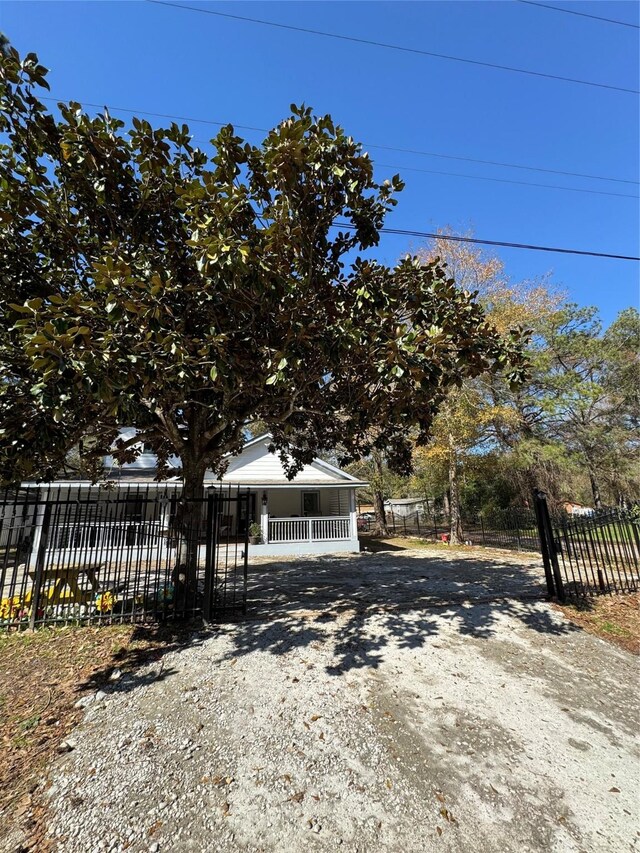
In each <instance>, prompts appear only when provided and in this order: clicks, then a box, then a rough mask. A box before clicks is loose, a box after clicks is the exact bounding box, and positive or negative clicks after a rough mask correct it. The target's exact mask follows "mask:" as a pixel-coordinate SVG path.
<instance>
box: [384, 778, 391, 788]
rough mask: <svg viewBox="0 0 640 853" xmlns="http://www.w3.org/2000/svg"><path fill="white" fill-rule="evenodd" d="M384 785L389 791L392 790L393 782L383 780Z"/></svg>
mask: <svg viewBox="0 0 640 853" xmlns="http://www.w3.org/2000/svg"><path fill="white" fill-rule="evenodd" d="M384 784H385V785H386V786H387V788H388V789H389V790H391V789H392V788H393V782H392V781H391V779H385V781H384Z"/></svg>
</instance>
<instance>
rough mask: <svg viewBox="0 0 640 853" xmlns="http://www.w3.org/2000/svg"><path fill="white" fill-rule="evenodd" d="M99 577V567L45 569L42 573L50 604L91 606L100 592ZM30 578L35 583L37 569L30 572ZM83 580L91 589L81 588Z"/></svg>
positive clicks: (44, 591) (44, 589) (44, 588)
mask: <svg viewBox="0 0 640 853" xmlns="http://www.w3.org/2000/svg"><path fill="white" fill-rule="evenodd" d="M97 575H98V566H63V567H61V568H45V569H44V570H43V572H42V587H43V588H42V592H43V594H44V595H45V596H46V598H47V601H48V603H49V604H89V603H90V602H91V601H93V598H94V596H95V594H96V593H97V592H98V590H99V586H98V577H97ZM29 577H30V578H31V579H32V580H34V581H35V579H36V570H35V569H33V570H30V571H29ZM82 578H85V579H86V580H88V582H89V587H90V588H89V589H86V588H84V589H83V588H82V587H81V586H80V580H81V579H82ZM51 582H53V584H51ZM47 584H48V586H47Z"/></svg>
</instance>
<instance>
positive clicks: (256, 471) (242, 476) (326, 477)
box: [222, 440, 348, 485]
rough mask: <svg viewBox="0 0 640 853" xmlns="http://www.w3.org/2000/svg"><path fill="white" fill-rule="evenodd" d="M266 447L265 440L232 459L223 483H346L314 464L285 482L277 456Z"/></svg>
mask: <svg viewBox="0 0 640 853" xmlns="http://www.w3.org/2000/svg"><path fill="white" fill-rule="evenodd" d="M268 446H269V442H268V440H266V441H264V442H260V443H259V444H254V445H252V446H251V447H247V448H246V450H243V451H242V453H241V454H240V455H239V456H234V457H232V458H231V461H230V462H229V467H228V468H227V471H226V473H225V475H224V477H223V478H222V479H223V481H224V482H227V481H230V482H233V483H238V482H239V483H242V482H244V483H262V482H265V483H269V482H271V483H273V482H279V483H280V482H281V483H288V482H291V483H292V485H294V484H295V483H297V482H302V483H304V482H308V481H309V480H311V481H314V482H318V483H335V482H340V483H346V482H348V481H347V480H345V479H343V478H342V477H340V476H339V475H337V474H334V473H333V472H332V471H328V470H327V469H326V468H323V467H322V466H321V465H316V464H315V463H314V464H311V465H305V466H304V468H303V469H302V471H300V472H299V473H298V474H297V475H296V477H295V478H294V479H293V480H287V475H286V474H285V471H284V468H283V467H282V463H281V462H280V458H279V456H278V455H277V454H276V453H269V450H268Z"/></svg>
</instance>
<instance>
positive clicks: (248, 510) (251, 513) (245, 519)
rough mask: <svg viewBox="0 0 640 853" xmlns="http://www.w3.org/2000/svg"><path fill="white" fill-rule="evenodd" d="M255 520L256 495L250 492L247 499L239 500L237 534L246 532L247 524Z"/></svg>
mask: <svg viewBox="0 0 640 853" xmlns="http://www.w3.org/2000/svg"><path fill="white" fill-rule="evenodd" d="M255 520H256V495H255V492H252V493H251V494H250V495H249V499H248V500H243V501H239V505H238V531H237V532H238V535H240V534H244V533H246V532H247V526H248V525H249V524H251V522H253V521H255Z"/></svg>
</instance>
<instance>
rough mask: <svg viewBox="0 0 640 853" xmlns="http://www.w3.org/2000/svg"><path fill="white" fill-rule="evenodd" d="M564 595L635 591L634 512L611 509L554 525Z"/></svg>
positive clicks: (638, 572) (638, 536) (638, 571)
mask: <svg viewBox="0 0 640 853" xmlns="http://www.w3.org/2000/svg"><path fill="white" fill-rule="evenodd" d="M553 533H554V547H555V552H556V558H557V559H558V561H559V565H560V568H561V571H562V580H563V586H564V594H565V596H566V595H568V596H571V597H575V596H578V597H583V598H584V597H588V596H592V595H596V594H599V593H620V592H637V591H638V589H639V588H640V523H639V520H638V517H637V515H636V514H635V513H632V512H627V511H624V510H618V509H610V510H605V511H602V512H596V513H594V514H593V515H591V516H583V517H579V518H571V519H569V518H561V519H558V520H555V521H554V523H553Z"/></svg>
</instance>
